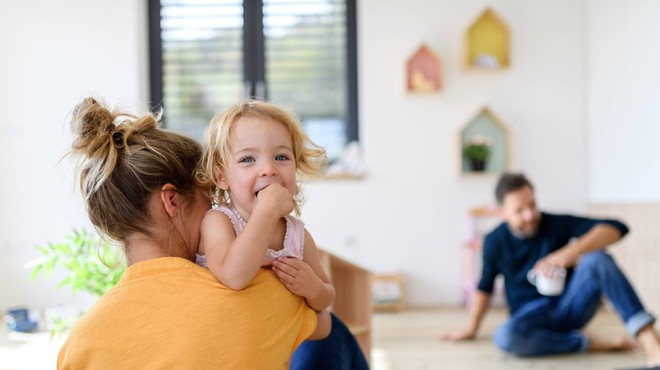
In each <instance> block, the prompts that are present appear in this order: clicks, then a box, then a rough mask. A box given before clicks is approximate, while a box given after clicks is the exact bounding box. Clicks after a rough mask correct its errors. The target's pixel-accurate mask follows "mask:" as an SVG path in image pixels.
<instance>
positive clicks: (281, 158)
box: [275, 154, 289, 161]
mask: <svg viewBox="0 0 660 370" xmlns="http://www.w3.org/2000/svg"><path fill="white" fill-rule="evenodd" d="M287 159H289V157H287V156H286V155H284V154H278V155H276V156H275V160H276V161H286V160H287Z"/></svg>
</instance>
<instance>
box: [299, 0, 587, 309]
mask: <svg viewBox="0 0 660 370" xmlns="http://www.w3.org/2000/svg"><path fill="white" fill-rule="evenodd" d="M358 3H359V9H358V10H359V18H358V19H359V25H358V28H359V55H358V57H359V65H360V69H359V70H360V81H359V82H360V112H361V125H362V127H361V128H362V131H361V134H362V140H363V142H364V150H365V156H366V160H367V162H368V172H369V174H368V177H367V178H366V179H365V180H362V181H345V182H326V183H313V184H310V185H309V186H308V187H307V198H308V199H309V201H308V204H307V205H306V206H305V208H304V209H303V218H304V219H305V220H306V222H307V223H308V226H309V229H310V231H311V232H312V235H314V236H315V238H316V239H317V242H318V244H319V245H322V246H324V247H326V248H328V249H330V250H333V251H335V252H336V253H337V254H339V255H342V256H345V257H347V258H349V259H350V260H353V261H358V262H359V263H360V264H362V265H364V266H366V267H368V268H369V269H371V270H373V271H375V272H390V271H393V270H400V271H402V272H403V273H404V275H405V279H406V289H407V295H408V297H407V301H408V303H409V304H411V305H431V304H433V305H434V304H456V303H459V302H460V300H461V293H460V286H461V268H462V267H461V264H462V261H461V241H462V238H463V227H464V223H465V220H466V210H467V209H468V208H469V207H472V206H474V205H479V204H481V203H484V202H489V201H491V199H492V196H491V194H492V191H493V187H494V184H495V181H496V179H495V178H492V177H486V178H475V177H460V176H459V175H458V174H457V162H458V157H457V155H458V154H457V153H458V149H457V145H458V143H457V141H458V139H457V135H458V131H459V129H460V128H461V127H462V125H464V124H465V122H466V121H467V120H469V119H471V118H472V117H473V116H474V115H475V114H476V113H477V112H478V111H479V110H480V109H481V108H482V107H483V106H484V105H487V106H489V107H490V108H491V109H492V111H493V113H494V114H495V115H497V116H498V117H499V118H500V119H501V120H502V121H504V122H505V123H506V124H507V125H509V129H510V133H511V138H512V148H511V150H512V167H513V169H516V170H524V171H525V172H527V173H528V174H529V175H530V177H531V179H532V180H533V181H534V182H536V185H537V193H538V196H539V200H540V203H541V205H542V206H551V207H553V208H554V209H561V210H571V211H583V210H584V209H585V200H586V190H587V188H586V183H587V166H586V155H587V151H586V143H587V137H586V127H585V124H584V119H585V99H584V90H585V73H584V48H585V41H584V19H585V12H584V3H583V2H581V1H573V0H568V1H555V0H550V1H542V0H537V1H517V0H510V1H477V0H473V1H454V0H429V1H414V2H402V1H399V0H362V1H359V2H358ZM488 5H490V6H492V7H493V8H494V9H495V11H496V12H497V13H498V14H499V15H500V16H501V17H502V18H503V20H504V21H505V22H506V23H507V24H508V25H509V27H510V31H511V35H512V62H511V68H510V69H509V70H507V71H504V72H496V73H478V72H466V71H463V70H462V59H461V57H462V54H461V53H462V47H463V45H462V40H463V36H464V32H465V30H466V29H467V27H468V26H469V25H470V24H471V22H473V21H474V20H475V19H476V18H477V17H478V16H479V15H480V13H481V12H482V11H483V10H484V9H485V8H486V6H488ZM423 42H426V43H428V45H429V46H430V47H431V49H433V50H434V51H435V52H436V54H438V55H439V57H440V58H441V59H442V61H443V68H444V71H443V78H444V89H443V90H442V92H440V93H439V94H435V95H428V96H424V95H423V96H417V95H408V94H407V93H406V92H405V70H404V68H405V63H406V61H407V59H408V58H409V57H410V56H411V55H412V53H414V52H415V51H416V49H417V48H418V47H419V45H420V44H421V43H423ZM546 208H547V207H546Z"/></svg>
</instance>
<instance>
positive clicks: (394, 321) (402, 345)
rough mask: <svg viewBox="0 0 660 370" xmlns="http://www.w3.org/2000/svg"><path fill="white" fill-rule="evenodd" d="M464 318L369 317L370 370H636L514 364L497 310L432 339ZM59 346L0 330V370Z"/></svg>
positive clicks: (441, 314)
mask: <svg viewBox="0 0 660 370" xmlns="http://www.w3.org/2000/svg"><path fill="white" fill-rule="evenodd" d="M466 319H467V313H466V311H465V310H464V309H462V308H443V309H423V310H420V309H417V310H407V311H404V312H400V313H376V314H374V316H373V338H372V349H373V350H372V353H371V368H372V370H433V369H460V370H470V369H479V370H483V369H489V370H490V369H492V370H498V369H507V370H516V369H538V370H545V369H548V370H549V369H562V370H571V369H575V370H577V369H581V370H584V369H587V370H588V369H598V370H603V369H619V368H631V367H641V366H643V365H644V363H645V362H644V355H643V353H642V352H641V351H637V352H632V353H631V352H627V353H590V354H579V355H569V356H554V357H545V358H536V359H519V358H514V357H511V356H508V355H505V354H504V353H502V352H500V351H499V350H497V349H496V348H495V346H494V345H493V343H492V341H491V340H490V335H491V333H492V332H493V330H494V329H495V327H496V326H497V324H498V323H500V322H502V321H504V320H505V319H506V312H504V311H503V310H501V309H494V310H491V311H490V312H489V313H488V315H487V316H486V319H485V322H484V324H483V327H482V331H481V333H480V335H479V338H478V339H477V340H476V341H473V342H465V343H448V342H440V341H437V340H436V339H435V335H436V333H437V332H438V331H440V330H443V331H444V330H452V329H456V328H460V327H462V325H463V324H464V323H465V320H466ZM589 330H590V331H591V332H592V333H594V334H597V335H616V336H622V335H625V331H624V329H623V325H622V324H621V322H620V321H619V319H618V317H617V316H616V315H615V314H614V313H612V312H610V311H606V310H603V311H600V312H599V313H598V315H597V316H596V318H595V319H594V320H593V321H592V323H591V324H590V326H589ZM61 343H62V340H61V339H60V340H54V341H52V342H50V341H49V336H48V333H38V334H21V333H8V332H7V330H6V326H4V325H2V328H0V370H8V369H12V370H17V369H39V370H44V369H54V368H55V362H56V361H55V359H56V356H57V352H58V350H59V347H60V346H61Z"/></svg>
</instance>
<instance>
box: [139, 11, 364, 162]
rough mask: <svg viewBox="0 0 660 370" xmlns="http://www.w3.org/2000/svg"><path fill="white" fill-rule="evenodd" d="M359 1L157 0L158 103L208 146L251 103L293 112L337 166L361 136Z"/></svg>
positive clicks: (154, 70)
mask: <svg viewBox="0 0 660 370" xmlns="http://www.w3.org/2000/svg"><path fill="white" fill-rule="evenodd" d="M355 1H356V0H246V1H245V2H243V1H241V0H216V1H212V0H150V2H149V19H150V21H149V24H150V52H151V76H150V77H151V99H152V102H153V103H154V104H157V105H162V106H163V107H164V108H165V111H164V121H165V124H166V125H167V126H168V127H170V128H172V129H174V130H177V131H180V132H184V133H186V134H189V135H191V136H193V137H195V138H198V139H201V136H202V133H203V132H204V130H205V128H206V125H207V124H208V121H209V120H210V118H211V117H213V115H214V114H215V113H217V112H218V111H221V110H223V109H225V108H226V107H227V106H229V105H231V104H233V103H235V102H236V101H237V100H239V99H240V98H243V97H247V96H251V97H257V98H259V99H264V100H267V101H271V102H273V103H277V104H282V105H283V106H285V107H287V108H289V109H290V110H292V111H293V112H295V113H296V114H297V115H298V116H299V118H300V119H301V121H302V122H303V126H304V128H305V130H306V131H307V133H308V134H309V135H310V136H311V138H312V139H313V140H314V141H315V142H316V143H317V144H319V145H321V146H323V147H325V148H326V149H327V151H328V157H329V158H330V159H331V160H333V159H336V158H338V157H339V156H340V155H341V152H342V150H343V148H344V146H345V145H346V144H347V143H348V142H350V141H355V140H357V139H358V122H357V116H358V114H357V56H356V49H357V42H356V40H357V38H356V24H355V23H356V14H355Z"/></svg>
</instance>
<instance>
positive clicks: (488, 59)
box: [465, 8, 510, 70]
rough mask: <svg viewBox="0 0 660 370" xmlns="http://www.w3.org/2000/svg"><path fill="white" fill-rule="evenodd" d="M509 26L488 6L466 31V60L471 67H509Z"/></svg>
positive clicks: (491, 68) (468, 66)
mask: <svg viewBox="0 0 660 370" xmlns="http://www.w3.org/2000/svg"><path fill="white" fill-rule="evenodd" d="M509 47H510V36H509V28H508V26H507V25H506V24H505V23H504V21H502V20H501V19H500V17H498V16H497V14H495V11H493V10H492V9H490V8H488V9H486V10H485V11H484V12H483V13H482V14H481V16H479V18H478V19H477V20H476V21H475V22H474V23H473V24H472V25H471V26H470V28H468V30H467V32H466V33H465V61H466V67H467V68H470V69H490V70H497V69H503V68H508V67H509V61H510V60H509Z"/></svg>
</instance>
